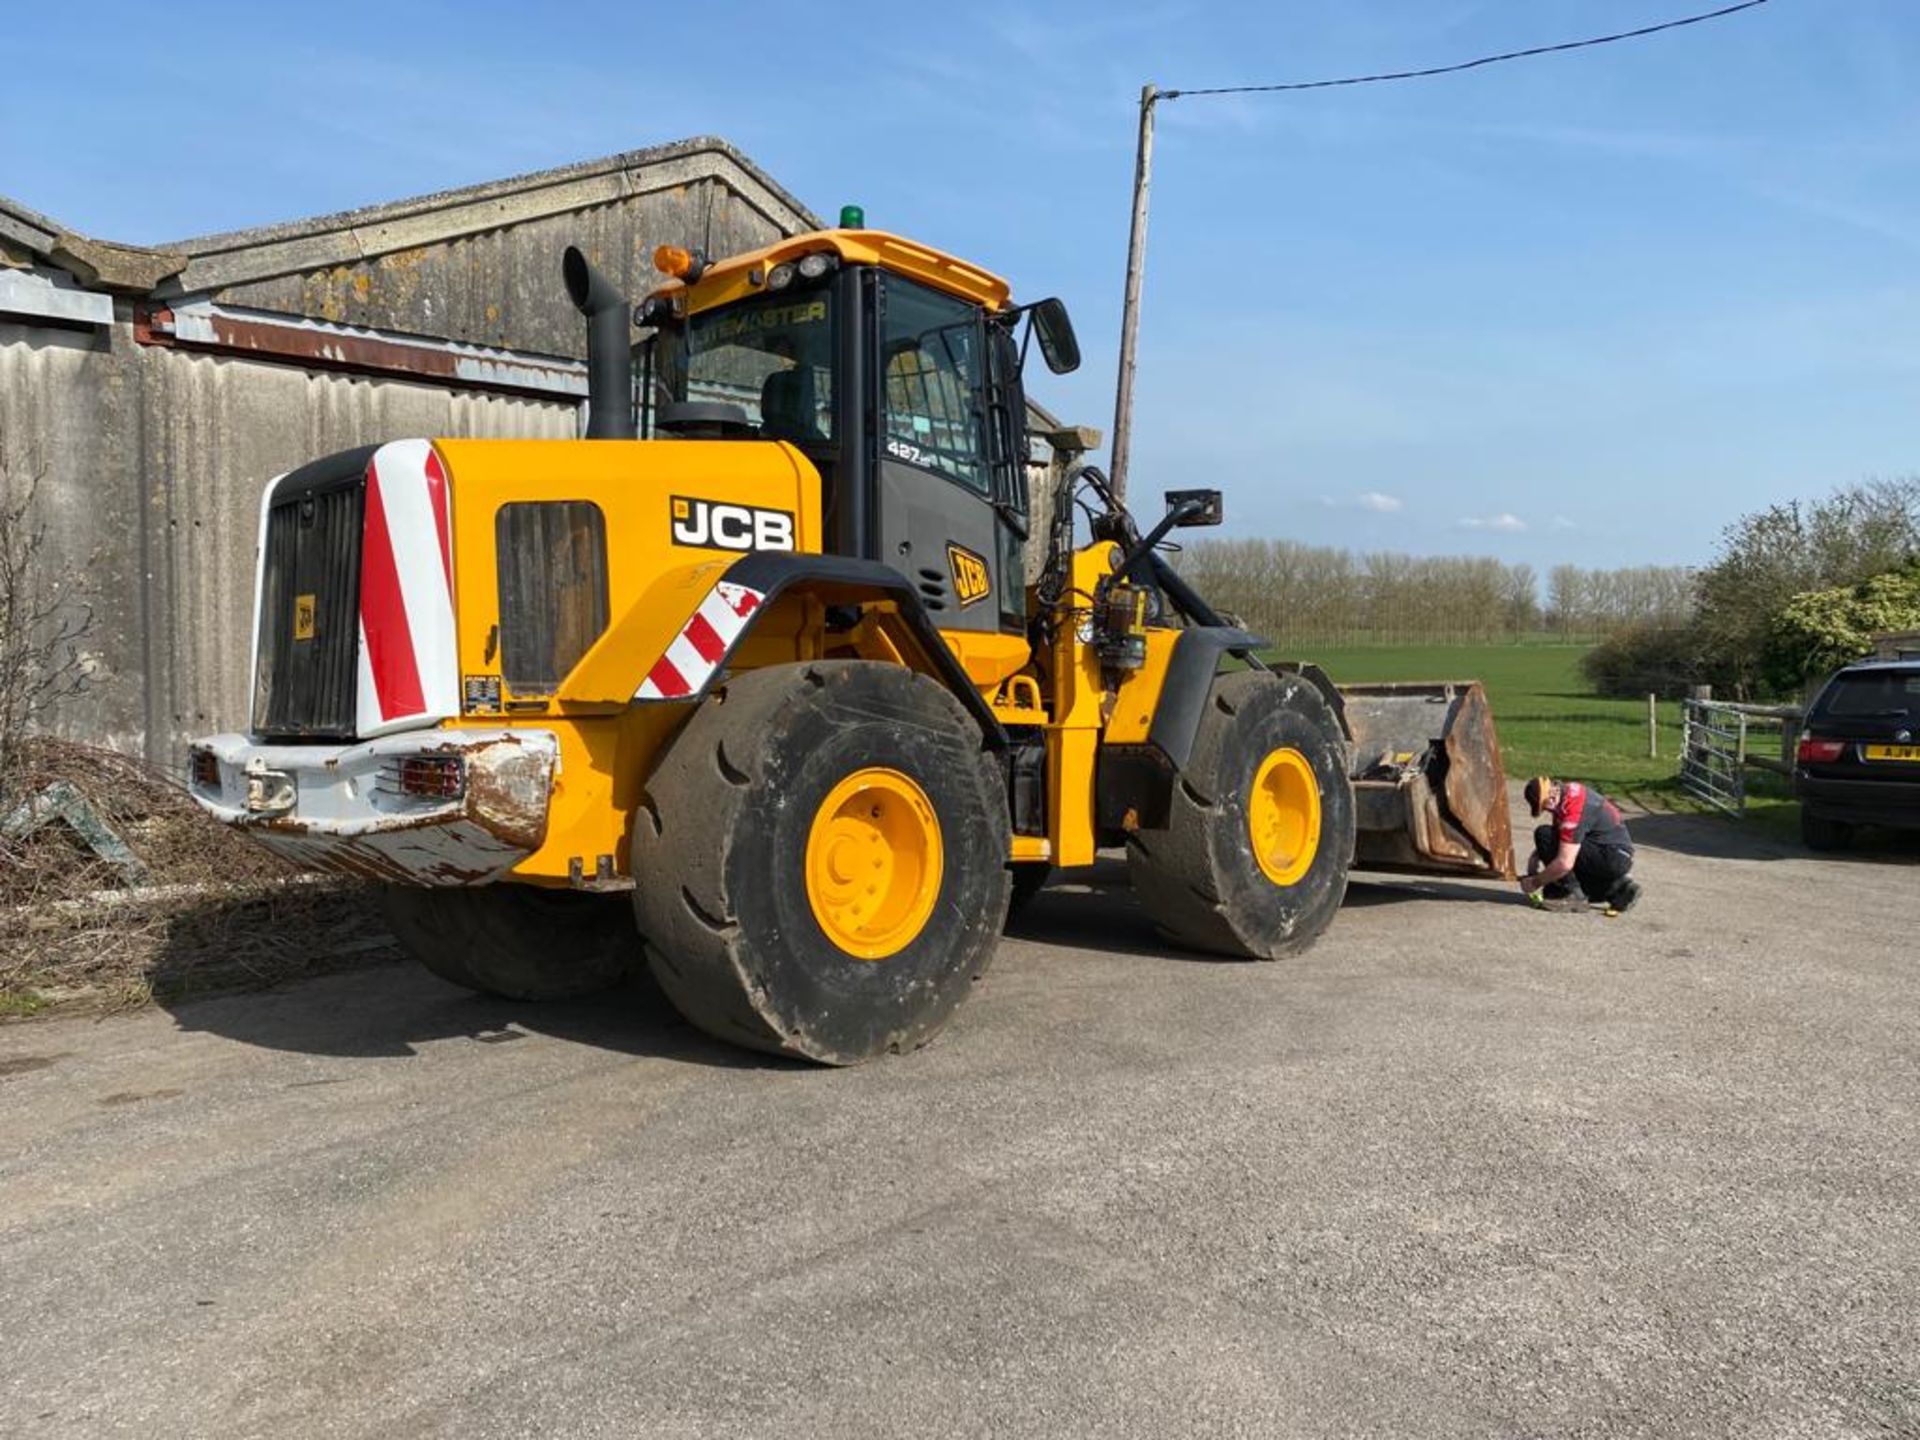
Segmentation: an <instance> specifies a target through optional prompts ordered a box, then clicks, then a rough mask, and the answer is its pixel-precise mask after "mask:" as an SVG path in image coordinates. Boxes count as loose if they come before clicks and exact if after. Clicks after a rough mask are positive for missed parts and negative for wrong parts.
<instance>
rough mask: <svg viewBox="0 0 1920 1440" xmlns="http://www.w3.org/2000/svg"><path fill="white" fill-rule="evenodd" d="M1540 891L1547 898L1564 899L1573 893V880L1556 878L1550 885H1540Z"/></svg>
mask: <svg viewBox="0 0 1920 1440" xmlns="http://www.w3.org/2000/svg"><path fill="white" fill-rule="evenodd" d="M1540 893H1541V894H1542V895H1544V896H1546V897H1547V899H1549V900H1565V899H1567V898H1568V897H1569V896H1571V895H1572V894H1573V881H1571V880H1556V881H1554V882H1553V883H1552V884H1551V885H1542V886H1541V887H1540Z"/></svg>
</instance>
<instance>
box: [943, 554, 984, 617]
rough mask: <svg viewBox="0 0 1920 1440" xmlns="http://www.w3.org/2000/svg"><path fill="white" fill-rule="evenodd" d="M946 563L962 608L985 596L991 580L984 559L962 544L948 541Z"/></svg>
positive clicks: (954, 591)
mask: <svg viewBox="0 0 1920 1440" xmlns="http://www.w3.org/2000/svg"><path fill="white" fill-rule="evenodd" d="M947 565H948V567H949V568H950V569H951V570H952V571H953V593H954V594H955V595H957V596H959V597H960V604H961V606H962V607H963V608H964V607H965V606H968V605H971V604H973V602H974V601H976V600H984V599H986V598H987V592H988V591H989V590H991V589H992V588H993V582H992V581H991V580H990V579H989V578H988V576H987V562H986V561H985V560H983V559H982V558H981V557H980V556H978V555H976V554H974V553H973V551H971V550H968V549H966V548H965V547H964V546H960V545H954V544H952V543H949V544H948V546H947Z"/></svg>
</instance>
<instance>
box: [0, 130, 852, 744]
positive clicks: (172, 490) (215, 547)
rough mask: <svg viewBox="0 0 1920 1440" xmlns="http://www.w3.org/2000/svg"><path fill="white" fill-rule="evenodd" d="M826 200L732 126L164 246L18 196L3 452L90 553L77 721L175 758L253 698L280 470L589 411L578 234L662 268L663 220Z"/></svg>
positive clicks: (624, 270)
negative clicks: (64, 221)
mask: <svg viewBox="0 0 1920 1440" xmlns="http://www.w3.org/2000/svg"><path fill="white" fill-rule="evenodd" d="M818 225H819V221H818V220H817V219H816V217H814V216H813V215H812V214H810V213H809V212H808V211H807V209H806V208H805V207H804V206H802V205H801V204H800V203H799V202H798V201H797V200H795V199H794V198H793V197H792V196H791V195H789V194H788V193H787V192H786V191H785V190H783V189H781V187H780V186H779V185H777V184H776V183H774V181H773V180H771V179H770V178H769V177H768V176H767V175H766V174H764V173H763V172H762V171H761V170H760V169H759V168H758V167H757V166H755V165H754V164H753V163H752V162H751V161H749V160H748V159H747V158H746V157H745V156H744V155H742V154H740V152H739V151H737V150H735V149H734V148H733V147H732V146H731V145H728V144H727V143H726V142H724V141H721V140H716V139H698V140H688V141H684V142H680V143H677V144H673V145H665V146H661V147H658V148H656V149H651V150H640V151H634V152H631V153H628V154H623V155H614V156H610V157H608V158H606V159H604V160H595V161H590V162H587V163H585V164H580V165H573V166H569V167H567V168H565V169H561V170H550V171H545V172H543V173H540V174H535V175H525V176H521V177H518V178H516V179H511V180H502V181H498V182H495V183H493V184H488V185H478V186H473V187H471V188H468V189H464V190H454V191H448V192H445V193H442V194H437V195H427V196H423V197H421V198H419V199H415V200H405V201H401V202H398V203H396V204H391V205H381V206H377V207H374V208H371V209H366V210H358V211H354V212H351V213H348V214H341V215H329V216H324V217H322V218H319V219H314V220H303V221H297V222H294V223H292V224H287V225H276V226H271V227H267V228H264V229H259V230H249V231H245V232H241V233H238V234H232V235H214V236H208V237H206V238H204V239H198V240H185V241H181V242H179V243H177V244H171V245H163V246H157V247H151V248H145V247H133V246H124V245H116V244H111V243H107V242H103V241H99V240H94V239H90V238H88V237H85V236H81V235H76V234H74V233H72V232H70V231H68V230H66V229H64V228H63V227H62V226H60V225H59V224H58V223H57V222H55V221H53V220H51V219H49V218H47V217H46V216H43V215H39V214H36V213H34V212H33V211H31V210H28V209H25V208H24V207H22V206H19V205H17V204H15V203H13V202H11V201H8V200H5V199H4V198H0V462H4V466H5V473H6V482H7V486H8V489H9V493H12V494H16V495H17V494H18V493H20V489H21V487H23V486H25V485H27V484H29V483H33V484H35V485H36V491H35V497H34V516H35V519H36V521H37V522H38V523H39V524H41V525H43V526H44V527H45V531H46V535H47V544H48V554H47V563H46V565H45V566H44V568H43V574H42V579H52V578H54V577H55V576H56V575H57V574H59V573H61V572H70V573H75V574H82V575H84V588H85V590H86V591H87V592H88V593H89V594H90V596H91V598H92V599H93V602H94V604H95V608H96V624H95V630H94V633H93V634H92V635H91V636H90V637H89V640H88V645H89V650H90V652H91V656H92V661H93V667H92V668H93V678H92V684H91V688H90V691H89V693H88V694H87V695H85V696H83V697H81V698H80V699H79V700H77V701H74V702H72V703H71V704H69V705H68V706H67V707H65V708H64V709H63V711H62V712H61V714H60V715H59V716H58V717H57V722H56V723H57V725H58V728H59V729H60V730H62V731H63V732H65V733H69V734H72V735H75V736H78V737H81V738H86V739H90V740H95V741H102V742H105V743H108V744H111V745H113V746H115V747H116V748H120V749H124V750H130V751H134V752H143V753H145V754H146V755H147V756H148V757H149V758H151V759H153V760H156V761H161V762H165V763H173V762H175V761H176V760H177V759H178V758H179V754H180V747H181V745H182V742H183V741H184V740H185V739H186V738H188V737H190V736H192V735H194V734H200V733H205V732H206V731H208V730H211V729H216V728H222V727H227V728H230V727H233V726H235V725H238V724H242V723H244V721H245V717H246V715H247V713H248V707H247V696H246V686H247V675H248V666H249V652H250V648H251V646H250V629H251V609H252V586H253V551H254V543H255V531H256V525H257V522H258V511H259V500H260V493H261V489H262V487H263V486H264V484H265V482H266V481H267V480H268V479H270V478H271V477H272V476H274V475H277V474H279V473H281V472H282V471H285V470H288V469H291V468H293V467H294V466H296V465H298V464H300V463H302V462H303V461H306V460H309V459H312V458H314V457H316V456H319V455H324V454H326V453H328V452H330V451H334V450H340V449H344V448H347V447H350V446H354V445H361V444H368V443H373V442H376V441H383V440H390V439H395V438H400V437H404V436H410V435H426V436H478V435H486V436H547V437H569V436H572V435H574V434H576V433H577V431H578V425H579V419H580V413H581V408H582V406H581V402H582V400H583V398H584V396H585V394H586V371H585V366H584V364H583V363H582V359H583V356H584V353H585V331H584V328H583V326H582V324H581V322H580V319H579V317H578V315H577V314H576V313H575V312H574V311H573V309H572V307H571V306H570V305H568V303H567V301H566V296H565V294H564V292H563V290H562V288H561V283H560V254H561V251H562V249H563V248H564V247H565V246H566V245H568V244H577V245H579V246H581V248H582V249H584V250H585V251H586V252H587V254H588V255H589V256H590V257H591V258H592V260H593V261H594V263H595V264H596V265H597V266H599V267H601V268H602V269H603V270H604V271H605V272H606V274H607V275H608V276H609V277H610V278H612V279H613V280H614V281H615V282H616V283H618V284H620V285H622V286H623V287H625V289H626V291H627V293H629V294H633V295H639V294H641V293H644V292H645V290H646V289H648V288H649V287H650V285H651V284H652V283H653V282H654V281H655V279H656V278H657V277H655V276H654V274H653V272H652V267H651V263H650V257H651V255H652V252H653V249H654V247H655V246H656V245H660V244H678V245H698V246H700V247H702V248H704V249H706V250H707V251H708V253H709V254H725V253H729V252H732V251H737V250H741V249H747V248H751V247H754V246H758V245H763V244H766V243H768V242H770V241H772V240H774V239H777V238H778V237H780V236H781V235H786V234H793V233H796V232H799V231H802V230H807V229H813V228H817V227H818Z"/></svg>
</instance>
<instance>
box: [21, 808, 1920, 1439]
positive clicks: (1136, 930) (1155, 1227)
mask: <svg viewBox="0 0 1920 1440" xmlns="http://www.w3.org/2000/svg"><path fill="white" fill-rule="evenodd" d="M1635 829H1636V835H1637V837H1638V838H1639V840H1640V841H1641V845H1642V850H1641V855H1642V860H1641V866H1640V873H1641V874H1642V876H1643V877H1644V878H1645V880H1646V883H1647V898H1646V899H1645V901H1644V902H1643V903H1642V905H1641V906H1640V908H1639V909H1638V910H1636V911H1635V912H1634V913H1633V914H1631V915H1629V916H1626V917H1623V918H1620V919H1617V920H1606V919H1603V918H1601V917H1599V916H1597V915H1592V916H1589V915H1556V914H1541V913H1536V912H1534V911H1532V910H1530V909H1528V908H1526V907H1525V906H1523V905H1521V904H1519V903H1517V897H1516V896H1514V895H1513V894H1512V892H1511V891H1509V890H1506V889H1502V888H1497V887H1485V886H1480V885H1474V884H1464V883H1462V884H1454V883H1433V884H1426V883H1412V882H1401V881H1392V880H1385V879H1371V878H1366V877H1363V878H1361V879H1360V880H1359V881H1357V882H1356V884H1355V886H1354V888H1353V891H1352V894H1351V896H1350V898H1349V901H1348V904H1347V908H1346V910H1345V911H1344V912H1343V914H1342V915H1341V917H1340V919H1339V920H1338V922H1337V923H1336V925H1335V927H1334V929H1333V930H1332V931H1331V932H1330V933H1329V935H1328V936H1327V937H1326V939H1325V940H1323V941H1322V943H1321V944H1320V945H1319V946H1318V947H1317V948H1316V949H1315V950H1314V951H1313V952H1312V953H1311V954H1310V955H1308V956H1307V957H1305V958H1304V959H1302V960H1299V961H1296V962H1291V963H1286V964H1280V965H1255V964H1245V963H1228V962H1219V961H1213V960H1207V959H1200V958H1195V957H1192V956H1189V955H1185V954H1181V953H1178V952H1175V951H1173V950H1171V949H1169V948H1168V947H1166V946H1165V945H1164V944H1162V943H1161V942H1160V941H1159V940H1157V939H1156V938H1155V936H1154V934H1153V932H1152V930H1151V929H1150V928H1149V927H1148V925H1147V924H1146V923H1145V921H1144V919H1143V918H1142V917H1141V915H1140V913H1139V912H1138V910H1137V909H1135V907H1134V906H1133V904H1132V901H1131V899H1130V897H1129V895H1128V892H1127V889H1126V882H1125V872H1124V869H1123V868H1122V867H1120V866H1118V865H1103V866H1101V867H1097V868H1096V869H1095V870H1093V871H1091V872H1086V873H1082V874H1077V875H1075V876H1072V877H1069V878H1068V879H1067V880H1066V881H1064V882H1062V883H1061V884H1060V885H1058V886H1056V887H1055V888H1054V889H1052V890H1050V891H1048V892H1047V893H1046V894H1045V895H1044V896H1042V897H1041V899H1040V900H1039V901H1037V902H1036V904H1035V906H1034V907H1033V909H1032V910H1031V912H1029V914H1028V916H1027V917H1026V918H1025V919H1024V920H1023V921H1022V922H1021V923H1020V924H1018V925H1017V926H1016V927H1015V930H1014V932H1013V933H1012V934H1011V935H1010V937H1009V938H1008V940H1007V941H1006V943H1005V944H1004V946H1003V947H1002V950H1001V953H1000V956H999V959H998V961H997V964H996V968H995V970H994V972H993V975H992V976H991V978H990V979H989V980H988V982H987V984H986V985H985V986H984V988H983V989H982V991H981V992H980V993H979V994H978V995H977V996H975V997H974V998H973V999H972V1000H971V1001H970V1002H969V1003H968V1005H967V1006H966V1007H965V1008H964V1009H963V1011H962V1012H961V1015H960V1018H959V1019H958V1020H957V1021H956V1022H955V1024H954V1025H953V1026H952V1027H951V1028H950V1029H949V1030H948V1031H947V1032H946V1034H945V1035H944V1036H943V1037H942V1038H941V1039H940V1040H938V1041H937V1042H936V1043H935V1044H934V1045H933V1046H932V1047H930V1048H929V1049H927V1050H925V1051H922V1052H920V1053H919V1054H917V1055H913V1056H910V1057H905V1058H901V1059H895V1060H890V1061H886V1062H883V1063H880V1064H876V1065H873V1066H870V1067H867V1068H865V1069H862V1070H857V1071H839V1072H833V1071H822V1070H811V1069H805V1068H800V1067H796V1066H791V1065H786V1064H776V1063H766V1062H762V1061H761V1060H759V1059H757V1058H755V1057H752V1056H747V1055H743V1054H739V1053H736V1052H732V1051H729V1050H726V1049H724V1048H720V1047H718V1046H715V1045H712V1044H709V1043H708V1042H707V1041H705V1040H704V1039H703V1038H701V1037H700V1036H699V1035H698V1034H696V1033H694V1032H692V1031H690V1030H688V1029H687V1028H686V1027H685V1026H684V1025H682V1024H680V1023H679V1022H678V1021H677V1020H675V1019H674V1018H673V1017H672V1016H671V1015H670V1014H669V1013H668V1012H667V1011H666V1009H665V1007H664V1005H663V1003H662V1002H661V1001H660V1000H659V999H658V998H657V997H656V996H654V995H652V994H651V993H650V992H648V991H646V990H645V989H643V988H640V987H635V988H634V989H633V990H631V991H629V992H625V993H622V994H619V995H617V996H614V997H612V998H609V999H605V1000H601V1001H597V1002H592V1003H577V1004H567V1005H560V1006H549V1007H534V1006H524V1005H510V1004H505V1003H499V1002H491V1001H483V1000H479V999H475V998H472V997H469V996H467V995H465V994H463V993H461V992H458V991H455V990H453V989H451V988H449V987H447V986H445V985H443V984H441V983H440V982H438V981H436V980H433V979H432V978H430V977H429V976H427V975H426V974H424V973H423V972H419V971H417V970H415V969H413V968H411V967H407V966H398V965H395V966H385V967H379V968H374V969H370V970H362V971H359V972H356V973H352V974H345V975H336V976H333V977H330V978H327V979H321V980H315V981H310V982H307V983H303V984H300V985H295V986H290V987H286V988H283V989H281V990H278V991H274V992H270V993H265V994H255V995H242V996H235V997H230V998H225V999H219V1000H212V1001H205V1002H201V1003H198V1004H194V1005H191V1006H186V1007H183V1008H181V1009H179V1010H178V1011H177V1012H176V1013H167V1012H164V1011H158V1010H156V1011H150V1012H147V1013H143V1014H135V1015H129V1016H121V1017H116V1018H111V1019H106V1020H100V1021H80V1020H66V1021H56V1022H44V1023H27V1024H19V1025H12V1026H8V1027H5V1028H0V1135H4V1144H3V1145H0V1335H4V1337H5V1341H4V1346H3V1347H0V1354H4V1356H5V1360H6V1364H5V1366H4V1368H3V1369H0V1434H5V1435H7V1436H9V1437H13V1436H19V1437H28V1436H41V1435H48V1436H55V1435H57V1436H88V1437H92V1436H105V1435H139V1436H150V1435H169V1436H173V1435H179V1436H188V1435H195V1436H198V1435H204V1436H221V1437H229V1436H251V1435H259V1436H275V1437H280V1436H305V1435H315V1436H318V1435H326V1436H381V1437H387V1436H396V1435H403V1436H443V1435H444V1436H449V1437H453V1436H458V1437H462V1440H477V1437H489V1436H502V1437H506V1436H513V1437H520V1436H528V1435H560V1436H570V1437H571V1436H621V1437H627V1436H650V1435H660V1436H675V1437H681V1436H707V1435H755V1436H758V1435H767V1436H773V1435H779V1436H813V1435H820V1436H827V1435H832V1436H838V1437H847V1436H861V1435H877V1434H887V1435H903V1436H937V1437H946V1436H972V1435H980V1436H988V1435H992V1436H1008V1435H1035V1436H1047V1437H1050V1440H1051V1437H1060V1436H1078V1435H1115V1436H1119V1435H1137V1436H1143V1437H1166V1436H1182V1435H1258V1436H1291V1435H1301V1436H1327V1435H1353V1436H1361V1435H1365V1436H1394V1437H1409V1436H1415V1437H1420V1436H1455V1435H1457V1436H1474V1437H1484V1436H1489V1435H1527V1436H1540V1435H1602V1434H1604V1435H1640V1434H1645V1435H1668V1436H1688V1437H1692V1436H1706V1435H1727V1436H1736V1435H1737V1436H1741V1437H1757V1436H1773V1435H1781V1436H1785V1435H1794V1436H1811V1435H1862V1436H1866V1435H1872V1436H1885V1435H1889V1434H1920V1115H1917V1114H1916V1101H1917V1100H1920V1041H1916V1038H1915V1021H1916V1018H1920V944H1916V943H1915V933H1916V929H1917V928H1920V926H1917V925H1916V922H1917V921H1920V847H1915V846H1911V845H1909V846H1905V847H1902V848H1900V849H1897V850H1895V851H1893V852H1891V853H1890V854H1888V855H1886V856H1883V857H1880V858H1877V859H1876V858H1865V857H1853V858H1842V859H1828V858H1815V857H1812V856H1809V855H1806V854H1804V853H1801V852H1799V851H1797V850H1794V849H1789V848H1786V847H1779V846H1772V845H1769V844H1766V843H1765V842H1758V841H1746V840H1742V839H1740V838H1739V837H1738V836H1737V835H1736V834H1735V833H1734V832H1733V831H1732V830H1731V829H1730V828H1729V827H1727V826H1724V825H1722V824H1720V823H1718V822H1715V821H1709V820H1696V819H1678V818H1671V817H1648V818H1645V819H1642V820H1640V821H1638V822H1637V823H1636V826H1635ZM1523 833H1524V832H1523Z"/></svg>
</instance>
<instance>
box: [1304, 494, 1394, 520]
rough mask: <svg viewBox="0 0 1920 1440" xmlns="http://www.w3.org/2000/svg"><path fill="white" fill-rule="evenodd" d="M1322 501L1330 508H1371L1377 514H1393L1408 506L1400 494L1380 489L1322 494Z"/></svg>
mask: <svg viewBox="0 0 1920 1440" xmlns="http://www.w3.org/2000/svg"><path fill="white" fill-rule="evenodd" d="M1320 503H1321V504H1322V505H1324V506H1326V507H1327V509H1329V510H1371V511H1373V513H1374V514H1376V515H1392V514H1394V513H1396V512H1397V511H1400V510H1403V509H1405V508H1406V501H1404V500H1402V499H1401V498H1400V497H1399V496H1398V495H1388V494H1386V493H1384V492H1382V491H1379V490H1362V491H1361V492H1360V493H1359V494H1358V495H1322V496H1321V497H1320Z"/></svg>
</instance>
